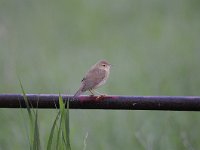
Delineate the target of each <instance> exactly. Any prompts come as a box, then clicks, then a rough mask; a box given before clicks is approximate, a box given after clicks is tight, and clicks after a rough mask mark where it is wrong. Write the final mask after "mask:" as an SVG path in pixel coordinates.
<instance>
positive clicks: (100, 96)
mask: <svg viewBox="0 0 200 150" xmlns="http://www.w3.org/2000/svg"><path fill="white" fill-rule="evenodd" d="M93 91H94V92H95V93H97V94H99V96H97V98H96V99H99V98H102V97H104V96H106V94H102V93H100V92H98V91H96V90H94V89H93Z"/></svg>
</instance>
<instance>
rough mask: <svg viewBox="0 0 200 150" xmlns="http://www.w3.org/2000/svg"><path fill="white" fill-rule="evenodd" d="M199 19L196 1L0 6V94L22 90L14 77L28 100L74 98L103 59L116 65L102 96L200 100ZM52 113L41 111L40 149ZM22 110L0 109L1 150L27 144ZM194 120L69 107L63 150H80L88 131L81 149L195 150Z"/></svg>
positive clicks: (193, 116)
mask: <svg viewBox="0 0 200 150" xmlns="http://www.w3.org/2000/svg"><path fill="white" fill-rule="evenodd" d="M199 18H200V3H199V1H195V0H191V1H187V0H183V1H181V2H180V1H178V0H169V1H165V0H149V1H145V0H142V1H139V0H134V1H132V0H125V1H119V0H117V1H111V0H109V1H106V0H101V1H89V0H86V1H66V0H59V1H43V0H42V1H41V0H40V1H39V0H35V1H24V0H22V1H20V2H17V3H16V1H13V0H9V1H5V0H2V1H0V71H1V73H0V85H1V86H0V93H21V88H20V86H19V83H18V77H17V74H19V76H20V78H21V80H22V81H23V86H24V87H26V92H27V93H59V92H60V93H62V94H74V93H75V91H76V90H77V88H78V87H79V85H80V80H81V79H82V77H83V75H84V73H85V71H86V70H87V69H89V67H90V66H91V65H92V64H94V63H95V62H96V61H98V60H99V59H102V58H104V59H107V60H108V61H109V62H110V63H111V64H113V66H114V67H113V68H112V69H111V74H110V78H109V80H108V82H107V84H106V85H105V86H103V87H102V88H100V89H99V91H100V92H102V93H107V94H117V95H200V94H199V91H200V88H199V87H200V76H199V75H200V69H199V64H200V59H199V57H200V50H199V49H200V42H199V39H200V28H199V26H200V19H199ZM58 112H59V110H39V111H38V127H39V133H40V134H39V136H40V141H41V142H40V145H41V148H42V149H45V148H46V147H47V145H48V141H49V137H51V136H50V135H51V131H52V129H53V128H54V129H53V130H54V132H53V133H54V134H53V139H52V142H50V141H49V142H50V143H52V144H51V145H52V146H54V145H55V143H56V142H54V140H57V134H55V133H58V129H59V127H63V125H62V124H59V123H60V117H59V118H58V119H56V118H57V117H56V116H57V115H58ZM21 113H23V114H26V113H27V110H19V109H0V120H1V123H0V129H1V130H0V132H1V134H0V149H3V150H10V149H15V150H26V149H28V148H29V147H30V144H29V142H28V137H27V135H26V127H24V124H25V123H27V126H28V127H29V125H28V124H29V122H30V119H29V115H27V116H24V117H22V115H21ZM24 119H25V120H26V122H25V123H24ZM33 121H35V119H33ZM55 122H56V125H54V123H55ZM199 123H200V118H199V113H198V112H164V111H103V110H71V111H70V144H71V145H70V146H71V149H75V150H76V149H84V139H85V137H86V135H87V133H88V136H87V141H86V146H87V147H86V149H87V150H94V149H95V150H101V149H115V150H121V149H133V148H135V149H137V150H143V149H154V150H160V149H164V150H168V149H170V150H171V149H172V150H174V149H176V150H179V149H180V150H182V149H200V144H199V139H200V134H199V130H200V127H199ZM53 126H55V127H53ZM61 133H62V132H61V131H60V134H61ZM63 133H64V134H65V131H63ZM63 133H62V134H63ZM64 137H65V136H64ZM62 138H63V137H62ZM10 143H12V144H10ZM55 146H56V145H55Z"/></svg>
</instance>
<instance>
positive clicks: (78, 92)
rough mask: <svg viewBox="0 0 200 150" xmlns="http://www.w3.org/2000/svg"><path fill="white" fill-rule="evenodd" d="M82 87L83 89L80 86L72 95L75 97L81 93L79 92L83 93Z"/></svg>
mask: <svg viewBox="0 0 200 150" xmlns="http://www.w3.org/2000/svg"><path fill="white" fill-rule="evenodd" d="M82 89H83V87H82V86H81V87H80V88H79V89H78V91H77V92H76V93H75V94H74V96H73V97H74V98H76V97H78V96H79V95H81V94H82V93H83V91H82Z"/></svg>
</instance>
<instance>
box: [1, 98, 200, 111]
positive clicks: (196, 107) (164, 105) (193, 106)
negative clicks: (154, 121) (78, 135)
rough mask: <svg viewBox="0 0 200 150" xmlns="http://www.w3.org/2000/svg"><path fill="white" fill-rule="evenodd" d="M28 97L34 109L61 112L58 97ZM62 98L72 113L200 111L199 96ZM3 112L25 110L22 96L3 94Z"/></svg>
mask: <svg viewBox="0 0 200 150" xmlns="http://www.w3.org/2000/svg"><path fill="white" fill-rule="evenodd" d="M26 96H27V99H28V101H29V103H30V106H31V107H32V108H59V95H58V94H27V95H26ZM61 96H62V98H63V101H65V102H66V101H67V100H69V108H71V109H116V110H117V109H118V110H174V111H200V96H116V95H112V96H102V97H96V96H80V97H78V98H76V99H74V98H73V96H69V95H61ZM0 108H26V104H25V101H24V97H23V95H22V94H0Z"/></svg>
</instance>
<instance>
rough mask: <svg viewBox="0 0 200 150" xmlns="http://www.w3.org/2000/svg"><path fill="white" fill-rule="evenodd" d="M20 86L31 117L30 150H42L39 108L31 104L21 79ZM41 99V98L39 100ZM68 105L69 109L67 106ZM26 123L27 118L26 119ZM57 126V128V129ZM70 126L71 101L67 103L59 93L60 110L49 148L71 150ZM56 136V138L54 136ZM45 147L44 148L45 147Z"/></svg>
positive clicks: (49, 149)
mask: <svg viewBox="0 0 200 150" xmlns="http://www.w3.org/2000/svg"><path fill="white" fill-rule="evenodd" d="M19 83H20V87H21V90H22V93H23V97H24V101H25V104H26V106H27V113H28V118H29V133H28V137H27V138H28V139H29V149H30V150H41V149H42V148H41V140H40V130H39V124H38V122H39V119H38V109H37V108H36V109H35V110H34V109H33V108H32V106H30V103H29V101H28V98H27V96H26V92H25V90H24V88H23V86H22V83H21V80H20V79H19ZM38 101H39V100H38ZM66 105H67V109H65V106H66ZM24 123H25V120H24ZM56 126H58V127H57V130H56ZM69 132H70V127H69V101H67V104H65V103H64V102H63V99H62V96H61V95H60V94H59V111H58V113H57V115H56V118H55V120H54V122H53V125H52V127H51V130H50V135H49V137H48V143H47V146H46V147H47V148H46V149H47V150H71V146H70V134H69ZM54 136H56V138H54ZM43 149H44V148H43Z"/></svg>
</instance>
